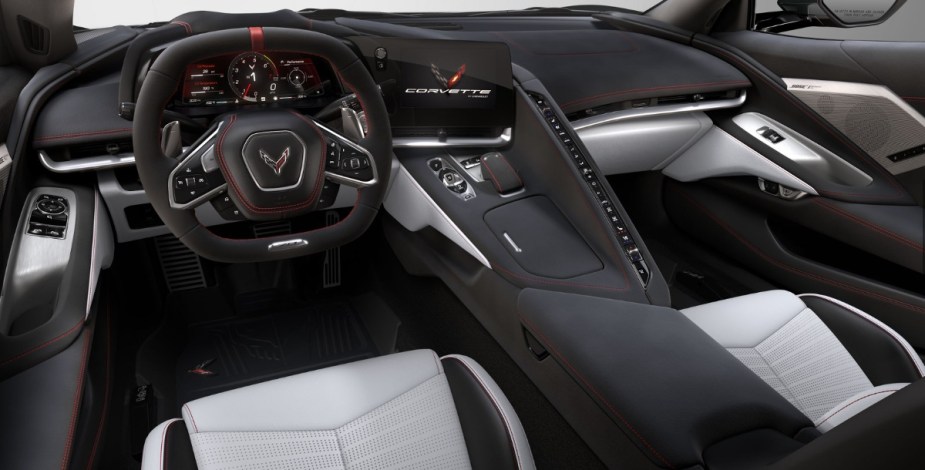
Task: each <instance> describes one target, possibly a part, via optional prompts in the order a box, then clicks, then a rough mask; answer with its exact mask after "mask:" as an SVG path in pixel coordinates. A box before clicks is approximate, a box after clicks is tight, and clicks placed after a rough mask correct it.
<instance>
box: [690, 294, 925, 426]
mask: <svg viewBox="0 0 925 470" xmlns="http://www.w3.org/2000/svg"><path fill="white" fill-rule="evenodd" d="M682 312H683V313H684V314H685V315H686V316H687V317H688V318H690V319H691V320H692V321H693V322H694V323H696V324H697V325H698V326H699V327H700V328H701V329H703V330H704V331H705V332H706V333H707V334H709V335H710V336H711V337H713V339H715V340H716V341H717V342H718V343H719V344H720V345H722V346H723V347H725V348H726V349H727V350H728V351H729V352H730V353H731V354H732V355H733V356H735V357H736V358H737V359H739V361H741V362H742V363H743V364H745V365H746V366H747V367H748V368H749V369H751V370H752V372H754V373H755V374H757V375H758V376H759V377H761V378H762V379H763V380H764V381H765V382H766V383H767V384H768V385H770V386H771V387H773V388H774V389H775V390H776V391H777V392H778V393H780V394H781V395H782V396H783V397H784V398H786V399H787V400H788V401H790V403H792V404H793V405H794V406H795V407H796V408H797V409H799V410H800V411H802V412H803V413H804V414H805V415H806V416H807V417H808V418H809V419H810V420H812V421H813V422H814V423H815V425H816V427H817V429H819V430H820V431H822V432H825V431H827V430H830V429H832V428H833V427H835V426H837V425H838V424H840V423H842V422H844V421H845V420H847V419H848V418H851V417H852V416H854V415H856V414H858V413H860V412H861V411H863V410H865V409H866V408H868V407H870V406H872V405H873V404H874V403H877V402H878V401H880V400H882V399H884V398H886V397H888V396H889V395H891V394H892V393H894V392H895V391H897V390H899V389H901V388H903V387H905V386H906V385H908V384H909V383H910V382H912V381H915V380H918V379H920V378H922V377H923V376H925V366H923V365H922V361H921V358H920V357H919V356H918V354H916V352H915V350H914V349H913V348H912V347H911V346H910V345H909V343H908V342H906V340H905V339H903V338H902V337H901V336H900V335H899V334H897V333H896V332H895V331H893V330H892V329H890V328H889V327H887V326H886V325H884V324H883V323H881V322H880V321H878V320H877V319H875V318H873V317H871V316H870V315H868V314H866V313H864V312H862V311H860V310H858V309H856V308H854V307H852V306H850V305H848V304H845V303H844V302H840V301H838V300H835V299H832V298H830V297H825V296H822V295H815V294H805V295H802V296H796V295H794V294H791V293H789V292H786V291H769V292H761V293H757V294H752V295H746V296H742V297H736V298H732V299H727V300H722V301H719V302H713V303H709V304H705V305H701V306H697V307H693V308H689V309H686V310H682Z"/></svg>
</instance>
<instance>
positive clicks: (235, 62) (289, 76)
mask: <svg viewBox="0 0 925 470" xmlns="http://www.w3.org/2000/svg"><path fill="white" fill-rule="evenodd" d="M339 93H340V86H339V84H338V82H337V80H336V78H335V75H334V72H333V71H332V70H331V67H330V65H328V63H327V61H325V60H324V59H321V58H319V57H315V56H312V55H308V54H302V53H296V52H276V51H243V52H240V53H237V54H226V55H220V56H216V57H211V58H208V59H205V60H200V61H198V62H196V63H194V64H189V65H188V66H187V68H186V74H185V77H184V80H183V86H182V87H181V91H180V93H179V96H178V99H177V100H176V101H175V103H176V105H177V106H180V107H199V106H205V107H213V106H215V107H221V106H234V105H241V104H248V103H254V104H258V103H274V102H277V103H278V102H290V103H297V102H299V101H304V100H308V99H311V98H324V97H328V96H334V95H337V94H339Z"/></svg>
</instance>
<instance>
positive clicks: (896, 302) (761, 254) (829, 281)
mask: <svg viewBox="0 0 925 470" xmlns="http://www.w3.org/2000/svg"><path fill="white" fill-rule="evenodd" d="M678 193H679V194H680V195H681V197H683V198H684V199H686V200H687V202H688V203H689V204H691V205H692V206H694V208H696V209H698V210H700V211H701V212H703V213H704V214H706V216H707V217H709V218H710V219H711V220H713V222H715V223H716V224H717V225H719V226H720V228H722V229H723V230H725V231H726V232H728V233H729V234H730V235H732V236H733V237H734V238H735V239H736V240H738V241H739V243H741V244H742V245H744V246H745V247H746V248H748V249H749V250H751V251H752V252H753V253H755V254H756V255H758V256H759V257H760V258H762V259H764V260H765V261H767V262H768V263H771V264H773V265H775V266H777V267H778V268H781V269H784V270H786V271H790V272H792V273H794V274H797V275H798V276H802V277H805V278H807V279H813V280H816V281H819V282H821V283H823V284H828V285H830V286H832V287H836V288H839V289H843V290H846V291H849V292H854V293H856V294H858V295H862V296H864V297H868V298H872V299H876V300H879V301H882V302H886V303H890V304H893V305H896V306H897V307H900V308H903V309H906V310H909V311H912V312H918V313H925V308H922V307H918V306H915V305H912V304H908V303H906V302H903V301H901V300H898V299H894V298H892V297H887V296H885V295H882V294H878V293H876V292H871V291H868V290H864V289H860V288H857V287H854V286H851V285H848V284H845V283H843V282H840V281H836V280H834V279H829V278H826V277H822V276H820V275H817V274H813V273H810V272H806V271H803V270H802V269H798V268H794V267H793V266H790V265H788V264H785V263H784V262H782V261H778V260H777V259H774V258H772V257H771V256H770V255H767V254H765V253H764V252H763V251H761V250H759V249H758V248H757V247H755V246H754V245H752V244H751V243H750V242H749V241H748V240H746V239H745V238H744V237H743V236H741V235H739V233H738V232H736V231H735V230H733V229H732V228H731V227H730V226H728V225H727V224H726V222H724V221H723V220H722V219H720V218H719V217H718V216H716V215H715V214H713V213H712V212H710V211H709V210H708V209H707V208H706V207H704V206H703V205H701V204H700V203H699V202H697V201H696V200H694V199H693V198H692V197H691V196H689V195H688V194H686V193H685V192H684V190H679V191H678Z"/></svg>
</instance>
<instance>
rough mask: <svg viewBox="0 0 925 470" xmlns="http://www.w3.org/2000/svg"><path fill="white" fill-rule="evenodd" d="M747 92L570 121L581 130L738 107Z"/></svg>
mask: <svg viewBox="0 0 925 470" xmlns="http://www.w3.org/2000/svg"><path fill="white" fill-rule="evenodd" d="M747 98H748V94H747V93H746V92H745V90H743V91H742V94H741V95H739V96H738V97H736V98H733V99H728V100H715V101H701V102H699V103H687V104H671V105H664V106H653V107H651V108H639V109H626V110H621V111H613V112H609V113H604V114H600V115H598V116H593V117H588V118H583V119H578V120H576V121H572V128H574V129H575V131H581V130H583V129H588V128H591V127H596V126H600V125H603V124H609V123H612V122H617V121H625V120H628V119H640V118H645V117H652V116H664V115H666V114H679V113H692V112H695V111H713V110H717V109H731V108H738V107H740V106H742V105H743V104H745V100H746V99H747Z"/></svg>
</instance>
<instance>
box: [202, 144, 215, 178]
mask: <svg viewBox="0 0 925 470" xmlns="http://www.w3.org/2000/svg"><path fill="white" fill-rule="evenodd" d="M199 162H200V164H201V165H202V171H204V172H206V173H211V172H213V171H215V170H217V169H218V161H217V160H216V159H215V146H212V147H209V149H208V150H206V151H205V152H204V153H203V154H202V157H201V158H200V159H199Z"/></svg>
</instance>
